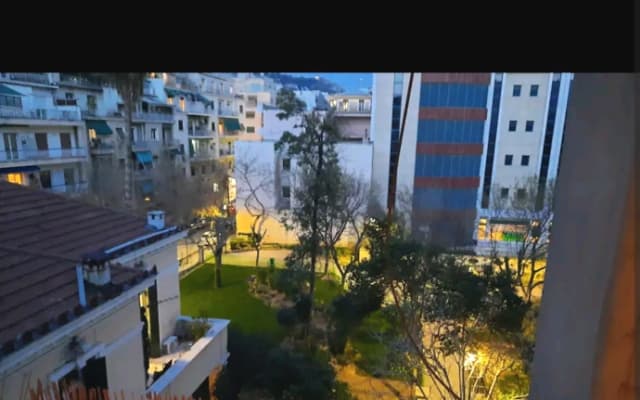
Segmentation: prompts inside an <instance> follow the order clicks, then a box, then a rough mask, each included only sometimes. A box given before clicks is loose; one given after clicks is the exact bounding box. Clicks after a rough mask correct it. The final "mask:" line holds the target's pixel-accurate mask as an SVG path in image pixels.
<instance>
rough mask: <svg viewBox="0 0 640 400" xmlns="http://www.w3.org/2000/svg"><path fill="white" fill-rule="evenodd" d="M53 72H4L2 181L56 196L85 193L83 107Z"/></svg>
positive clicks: (0, 89)
mask: <svg viewBox="0 0 640 400" xmlns="http://www.w3.org/2000/svg"><path fill="white" fill-rule="evenodd" d="M57 80H58V76H57V74H53V73H0V180H7V181H9V182H14V183H18V184H21V185H27V186H33V187H39V188H43V189H45V190H49V191H53V192H58V193H68V194H73V193H78V192H83V191H85V190H86V182H87V175H88V161H89V158H88V152H87V138H86V132H85V128H84V122H83V121H82V118H81V113H80V108H79V107H78V104H77V103H76V102H75V101H74V100H73V99H69V98H67V97H65V95H64V94H63V93H61V92H60V91H59V87H58V85H57Z"/></svg>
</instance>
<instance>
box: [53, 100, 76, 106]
mask: <svg viewBox="0 0 640 400" xmlns="http://www.w3.org/2000/svg"><path fill="white" fill-rule="evenodd" d="M54 103H55V104H56V105H57V106H77V105H78V101H77V100H76V99H55V100H54Z"/></svg>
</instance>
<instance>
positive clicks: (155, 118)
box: [133, 112, 173, 124]
mask: <svg viewBox="0 0 640 400" xmlns="http://www.w3.org/2000/svg"><path fill="white" fill-rule="evenodd" d="M133 120H134V121H145V122H161V123H167V124H171V123H173V114H165V113H153V112H135V113H133Z"/></svg>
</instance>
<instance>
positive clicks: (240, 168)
mask: <svg viewBox="0 0 640 400" xmlns="http://www.w3.org/2000/svg"><path fill="white" fill-rule="evenodd" d="M235 173H236V176H237V177H238V183H239V187H240V190H238V200H240V201H242V202H243V205H244V209H245V211H246V212H247V214H249V216H250V217H251V225H250V226H249V229H250V231H251V232H250V233H249V240H250V243H251V246H252V247H253V248H254V250H255V251H256V268H257V267H258V265H259V262H260V249H261V247H262V242H263V240H264V238H265V236H266V234H267V229H266V228H265V226H264V224H265V223H266V222H267V220H268V219H269V217H270V215H271V212H272V210H271V209H270V208H269V207H268V204H267V203H266V199H267V198H268V197H269V196H271V195H272V193H273V190H272V186H273V170H272V168H271V167H270V166H269V165H268V164H266V163H260V162H258V159H257V157H253V158H251V159H246V158H243V157H240V160H239V161H237V162H236V168H235Z"/></svg>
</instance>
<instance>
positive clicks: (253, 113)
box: [245, 111, 256, 118]
mask: <svg viewBox="0 0 640 400" xmlns="http://www.w3.org/2000/svg"><path fill="white" fill-rule="evenodd" d="M245 116H246V117H247V118H255V116H256V113H255V111H247V112H246V113H245Z"/></svg>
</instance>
